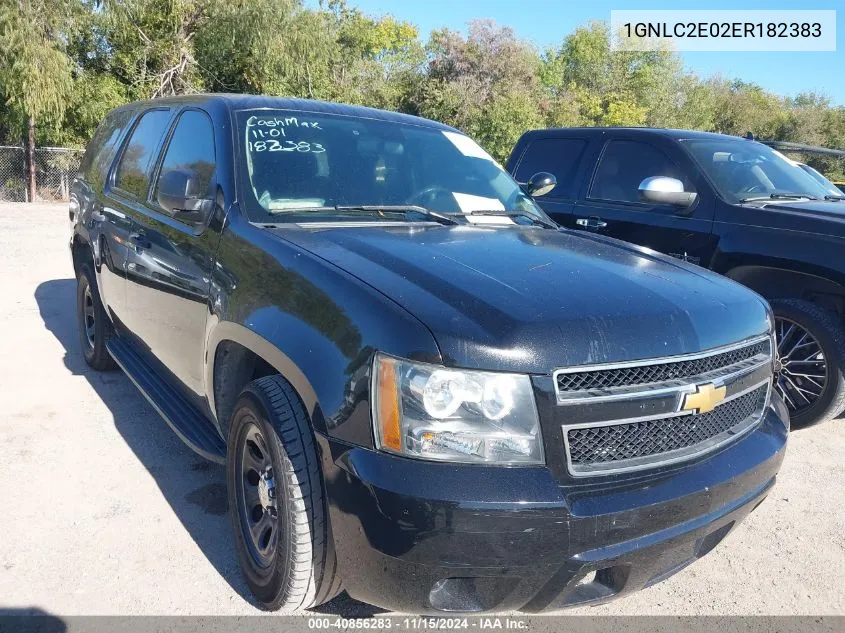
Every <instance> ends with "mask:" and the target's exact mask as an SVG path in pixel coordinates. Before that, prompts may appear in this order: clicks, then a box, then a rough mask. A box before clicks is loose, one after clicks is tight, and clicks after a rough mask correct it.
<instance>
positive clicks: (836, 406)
mask: <svg viewBox="0 0 845 633" xmlns="http://www.w3.org/2000/svg"><path fill="white" fill-rule="evenodd" d="M507 167H508V170H509V171H510V172H511V173H512V174H514V176H515V177H516V179H517V180H526V179H527V178H528V177H529V176H531V175H533V174H535V173H536V172H539V171H545V172H550V173H551V174H554V175H555V176H556V177H557V183H558V184H557V186H556V187H555V188H554V189H553V190H552V191H551V192H550V193H549V194H548V195H547V196H546V197H545V198H543V200H542V202H541V205H542V207H543V208H544V210H545V211H546V212H547V213H548V214H549V215H550V216H551V217H552V218H554V219H555V220H556V221H557V222H559V223H560V224H561V225H563V226H565V227H569V228H573V229H581V230H585V231H590V232H593V233H597V234H600V235H607V236H611V237H614V238H618V239H621V240H625V241H628V242H633V243H635V244H640V245H642V246H646V247H649V248H652V249H654V250H656V251H659V252H662V253H667V254H669V255H672V256H674V257H676V258H679V259H682V260H684V261H687V262H692V263H694V264H698V265H700V266H704V267H706V268H709V269H710V270H713V271H716V272H718V273H721V274H723V275H725V276H727V277H730V278H731V279H734V280H736V281H738V282H740V283H742V284H744V285H746V286H748V287H749V288H751V289H752V290H755V291H757V292H758V293H760V294H761V295H763V296H764V297H765V298H766V299H768V300H769V302H770V303H771V305H772V308H773V309H774V313H775V319H776V333H777V350H778V353H777V356H778V358H777V365H776V371H777V380H776V387H777V390H778V393H780V395H781V397H782V398H783V399H784V400H785V402H786V404H787V405H788V407H789V410H790V416H791V419H792V424H793V426H806V425H808V424H813V423H816V422H821V421H823V420H827V419H830V418H832V417H835V416H837V415H839V414H840V413H841V412H842V411H843V409H845V322H843V318H845V257H843V248H845V196H840V195H837V192H836V191H835V190H832V189H831V188H830V187H829V186H828V187H826V186H825V185H824V184H821V183H819V182H818V181H817V180H816V179H815V178H814V177H813V176H812V175H810V174H809V173H807V172H806V171H804V170H803V169H801V167H800V166H799V165H798V164H797V163H795V162H793V161H791V160H789V159H787V158H786V157H785V156H783V155H781V154H780V153H778V152H777V151H775V150H773V149H771V148H769V147H767V146H765V145H763V144H761V143H758V142H756V141H753V140H748V139H743V138H738V137H733V136H725V135H721V134H710V133H706V132H690V131H685V130H664V129H643V128H571V129H552V130H534V131H531V132H527V133H526V134H524V135H523V136H522V138H521V139H520V140H519V142H518V143H517V144H516V147H515V148H514V150H513V152H512V153H511V156H510V159H509V160H508V165H507Z"/></svg>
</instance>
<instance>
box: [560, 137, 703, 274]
mask: <svg viewBox="0 0 845 633" xmlns="http://www.w3.org/2000/svg"><path fill="white" fill-rule="evenodd" d="M651 176H669V177H672V178H677V179H678V180H680V181H681V182H683V183H684V189H685V191H695V192H697V193H698V200H697V201H696V202H695V203H694V204H693V206H692V207H690V208H688V209H679V208H677V207H672V206H669V205H662V204H653V203H648V202H643V201H641V200H640V196H639V184H640V183H641V182H642V181H643V180H644V179H645V178H648V177H651ZM714 208H715V199H714V197H713V194H712V192H711V190H710V188H709V186H708V185H707V183H706V182H705V181H704V180H703V178H702V177H701V176H700V174H699V172H698V170H697V169H695V167H694V164H693V163H692V161H691V160H690V159H689V157H687V156H686V155H685V154H684V153H683V151H682V150H681V149H680V148H679V147H678V146H677V143H676V142H675V141H674V140H673V139H670V138H667V137H663V136H654V137H644V136H643V135H642V134H638V135H636V136H634V135H632V136H624V135H620V136H612V137H609V138H608V140H607V141H606V142H605V144H604V147H603V149H602V151H601V153H600V155H599V157H598V161H597V163H596V166H595V169H594V170H593V173H592V178H591V180H590V182H589V185H588V187H587V190H586V194H585V197H584V198H583V199H582V200H579V201H578V202H577V204H576V205H575V209H574V211H573V213H572V215H571V219H570V221H569V222H567V225H568V226H570V227H572V228H575V229H581V230H587V231H593V232H596V233H600V234H603V235H609V236H611V237H615V238H618V239H621V240H625V241H627V242H633V243H634V244H639V245H641V246H647V247H649V248H652V249H654V250H656V251H660V252H662V253H666V254H667V255H672V256H673V257H678V258H680V259H684V260H685V261H689V262H692V263H694V264H699V265H701V266H707V265H708V264H709V263H710V260H711V258H712V255H713V253H714V251H715V244H716V242H715V238H714V236H713V214H714Z"/></svg>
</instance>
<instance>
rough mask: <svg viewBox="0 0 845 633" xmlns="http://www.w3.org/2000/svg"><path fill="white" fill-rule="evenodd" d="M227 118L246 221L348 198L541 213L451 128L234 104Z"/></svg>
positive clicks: (453, 209) (451, 209) (349, 201)
mask: <svg viewBox="0 0 845 633" xmlns="http://www.w3.org/2000/svg"><path fill="white" fill-rule="evenodd" d="M237 121H238V134H239V136H240V138H241V142H242V147H243V150H244V151H243V152H242V153H241V155H242V156H243V159H242V160H241V165H240V172H241V179H242V182H243V183H244V189H245V190H246V191H247V195H246V196H245V198H246V199H245V207H246V209H247V211H248V213H249V214H250V217H251V218H253V219H254V220H258V219H266V218H267V216H272V217H273V220H272V221H278V220H279V217H281V216H284V215H285V214H295V213H296V212H298V211H299V212H301V211H302V210H307V209H309V208H311V209H314V208H326V207H335V206H354V205H366V206H378V205H384V206H396V205H414V206H419V207H424V208H426V209H428V210H431V211H437V212H439V213H455V214H466V213H472V212H482V211H494V212H514V213H525V214H531V215H536V216H538V217H541V218H544V219H545V218H546V216H545V214H544V213H543V212H542V211H541V210H540V209H539V208H538V207H537V206H536V205H535V204H534V202H533V201H532V200H531V198H530V197H529V196H527V195H526V194H525V193H524V192H523V191H522V190H521V189H520V187H519V185H517V183H516V182H515V181H514V180H513V178H511V176H510V175H509V174H508V173H507V172H506V171H505V170H504V169H502V167H500V166H499V165H498V164H497V163H496V162H495V161H494V160H493V159H492V158H491V157H490V156H489V155H488V154H487V153H486V152H485V151H484V150H483V149H482V148H481V147H480V146H478V145H477V144H476V143H475V142H474V141H472V140H471V139H470V138H468V137H467V136H464V135H463V134H460V133H457V132H451V131H448V130H440V129H435V128H430V127H424V126H418V125H413V124H404V123H397V122H393V121H382V120H376V119H367V118H359V117H350V116H341V115H333V114H323V113H308V112H302V111H291V110H253V111H242V112H240V113H238V118H237Z"/></svg>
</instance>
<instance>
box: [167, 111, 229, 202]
mask: <svg viewBox="0 0 845 633" xmlns="http://www.w3.org/2000/svg"><path fill="white" fill-rule="evenodd" d="M215 163H216V157H215V152H214V129H213V127H212V125H211V119H209V118H208V115H207V114H205V113H204V112H200V111H198V110H187V111H186V112H184V113H183V114H182V115H181V116H180V117H179V121H178V122H177V123H176V129H175V130H173V136H171V137H170V142H169V143H168V145H167V150H166V151H165V153H164V160H162V163H161V175H164V174H165V173H167V172H168V171H170V170H178V169H182V170H188V171H191V172H193V173H194V174H196V175H197V176H198V178H199V187H198V191H199V192H200V193H201V197H206V195H207V193H208V192H209V189H210V186H211V182H212V179H213V177H214V169H215ZM160 182H161V176H159V183H160ZM157 189H158V185H156V190H157ZM156 193H158V191H156ZM155 197H156V196H153V198H155Z"/></svg>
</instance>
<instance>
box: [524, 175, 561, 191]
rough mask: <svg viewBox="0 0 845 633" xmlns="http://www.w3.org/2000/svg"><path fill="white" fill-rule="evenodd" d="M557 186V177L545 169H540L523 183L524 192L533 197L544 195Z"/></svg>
mask: <svg viewBox="0 0 845 633" xmlns="http://www.w3.org/2000/svg"><path fill="white" fill-rule="evenodd" d="M556 186H557V178H555V176H554V174H550V173H549V172H547V171H540V172H537V173H536V174H534V175H533V176H531V178H530V179H529V180H528V182H527V183H525V193H527V194H528V195H529V196H532V197H534V198H539V197H540V196H545V195H546V194H547V193H549V192H550V191H551V190H552V189H554V188H555V187H556Z"/></svg>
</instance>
